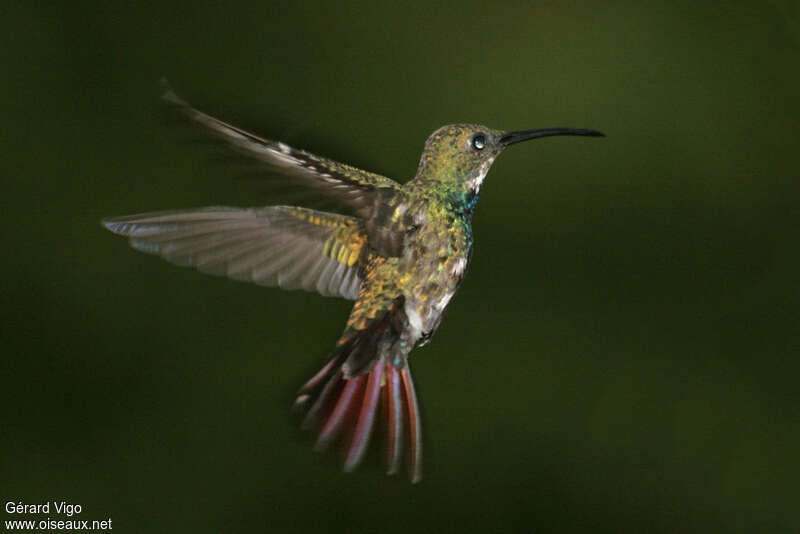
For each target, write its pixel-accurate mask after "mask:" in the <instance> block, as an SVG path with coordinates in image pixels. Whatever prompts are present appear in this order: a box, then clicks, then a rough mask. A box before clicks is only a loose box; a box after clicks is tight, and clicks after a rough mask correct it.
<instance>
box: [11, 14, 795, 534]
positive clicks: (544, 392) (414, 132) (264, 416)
mask: <svg viewBox="0 0 800 534" xmlns="http://www.w3.org/2000/svg"><path fill="white" fill-rule="evenodd" d="M0 14H2V16H1V17H0V64H2V65H3V76H2V78H3V79H2V81H0V175H2V177H3V179H2V184H3V185H2V191H3V193H2V196H0V205H2V217H3V219H4V220H3V224H2V226H0V228H1V230H0V234H1V235H2V240H3V241H2V242H3V250H4V253H3V260H2V263H0V268H1V269H2V271H1V274H2V292H1V298H2V307H1V308H0V310H1V311H0V314H2V316H1V317H0V329H2V343H3V357H2V359H0V373H1V376H2V389H1V392H0V401H2V402H1V405H2V408H0V413H2V421H0V423H2V430H1V431H0V458H2V461H1V462H0V481H1V482H0V490H1V492H2V495H0V496H1V497H2V499H3V502H5V501H7V500H14V501H19V500H22V501H24V502H26V503H36V502H42V501H45V500H62V499H63V500H68V501H70V502H73V503H79V504H81V505H82V506H83V513H82V514H81V518H82V519H103V518H105V517H111V518H112V519H113V521H114V523H113V524H114V531H121V532H167V531H168V532H193V533H203V532H245V531H247V532H262V531H263V532H273V531H274V532H314V531H317V532H403V533H406V532H446V531H456V530H458V531H465V532H466V531H494V532H498V531H520V532H532V531H535V532H615V533H619V532H797V531H798V528H800V508H799V507H798V506H797V503H798V496H800V464H799V460H800V454H798V450H800V391H799V390H798V381H797V376H798V371H800V360H799V359H798V356H800V354H798V352H799V351H798V349H799V348H800V328H798V327H800V314H798V309H799V308H798V304H800V291H798V272H800V253H798V231H799V230H800V212H799V211H798V194H799V193H800V183H799V182H798V168H800V143H798V139H799V135H800V104H799V103H798V95H800V77H799V76H798V71H799V70H800V69H798V67H800V9H799V8H798V3H797V2H794V1H785V2H755V1H733V2H718V3H717V2H713V3H712V2H708V3H703V2H683V1H678V2H648V3H642V2H632V1H631V2H613V3H612V2H610V3H597V2H578V1H566V2H536V3H528V2H478V1H462V2H437V3H420V4H405V3H397V4H393V5H389V4H383V3H362V4H357V3H348V2H335V3H327V2H285V3H284V2H263V1H259V2H230V3H229V2H191V3H184V4H183V5H180V4H178V3H171V2H164V3H153V4H148V3H145V2H136V3H105V2H97V3H82V2H71V3H67V2H64V3H47V2H4V3H3V6H2V7H0ZM162 76H167V77H168V78H169V79H170V81H171V83H172V84H173V85H174V87H175V89H176V90H177V91H178V92H179V93H180V94H181V95H182V96H184V97H185V98H187V99H188V100H189V101H190V102H192V103H194V104H195V105H197V106H198V107H200V108H202V109H206V110H209V111H210V112H213V113H214V114H217V115H219V116H221V117H224V118H226V119H228V120H230V121H231V122H233V123H235V124H238V125H241V126H243V127H246V128H249V129H251V130H253V131H255V132H258V133H260V134H262V135H264V136H266V137H271V138H274V139H280V140H283V141H285V142H288V143H290V144H292V145H294V146H297V147H302V148H306V149H309V150H312V151H314V152H317V153H319V154H323V155H327V156H330V157H333V158H335V159H339V160H341V161H346V162H351V163H353V164H356V165H359V166H362V167H365V168H368V169H370V170H374V171H378V172H381V173H384V174H387V175H389V176H392V177H395V178H396V179H398V180H401V181H405V180H406V179H408V178H410V177H411V176H412V175H413V173H414V172H415V170H416V165H417V159H418V157H419V153H420V151H421V149H422V145H423V142H424V140H425V138H426V137H427V135H428V134H429V133H430V132H431V131H432V130H434V129H435V128H437V127H438V126H440V125H442V124H446V123H451V122H466V121H468V122H479V123H483V124H487V125H489V126H492V127H496V128H504V129H520V128H533V127H545V126H562V125H565V126H576V127H589V128H596V129H599V130H602V131H604V132H605V133H606V134H607V135H608V137H607V138H606V139H590V140H587V139H579V138H553V139H547V140H541V141H536V142H531V143H528V144H525V145H520V146H519V147H518V148H517V147H515V148H514V149H512V150H509V151H508V152H507V153H505V154H504V155H503V156H502V157H501V158H500V159H499V160H498V161H497V162H496V163H495V165H494V168H493V170H492V171H491V172H490V174H489V177H488V179H487V182H486V184H485V186H484V188H483V191H482V193H483V195H482V200H481V203H480V205H479V206H478V209H477V212H476V215H475V219H474V227H475V238H476V249H475V255H474V258H473V262H472V267H471V270H470V273H469V275H468V276H467V279H466V282H465V284H464V285H463V287H462V290H461V292H460V294H459V296H458V297H457V298H456V299H455V300H454V301H453V305H452V306H451V309H450V311H449V313H448V315H447V317H446V319H445V320H444V321H443V324H442V328H441V329H440V330H439V332H438V333H437V335H436V337H435V338H434V340H433V342H432V343H431V344H430V345H429V346H427V347H425V348H423V349H420V350H418V351H417V352H415V353H414V357H413V358H412V367H413V369H414V373H415V376H416V381H417V386H418V390H419V394H420V396H421V402H422V410H423V422H424V431H425V445H426V461H425V467H426V473H425V479H424V480H423V482H422V483H421V484H420V485H418V486H411V485H410V484H409V483H408V482H407V480H406V479H405V478H404V477H394V478H387V477H386V476H384V475H383V473H382V471H381V466H380V461H379V458H377V457H375V458H371V459H369V461H368V462H367V465H366V466H364V467H363V468H362V469H361V470H360V471H359V472H357V473H355V474H353V475H344V474H342V473H341V472H340V464H339V459H337V458H332V457H330V456H324V457H323V456H318V455H314V454H313V453H312V452H311V441H312V440H311V437H310V436H308V435H305V434H303V433H301V432H300V431H299V430H298V429H297V428H296V425H295V424H294V421H293V420H292V418H291V417H290V415H289V405H290V403H291V400H292V397H293V395H292V394H293V392H294V391H295V388H296V387H297V386H299V384H300V383H301V382H302V381H303V380H304V379H306V378H307V376H308V374H309V373H311V372H312V371H313V370H314V369H315V366H317V365H318V364H319V362H320V361H321V359H322V358H323V357H324V356H325V354H326V353H327V351H328V350H329V349H330V348H331V346H332V344H333V343H334V341H335V340H336V338H337V336H338V334H339V333H340V331H341V328H342V327H343V324H344V321H345V318H346V316H347V313H348V310H349V307H350V303H348V302H345V301H340V300H333V299H325V298H322V297H319V296H317V295H312V294H307V293H299V292H292V293H285V292H281V291H278V290H270V289H262V288H258V287H255V286H250V285H245V284H239V283H235V282H231V281H227V280H223V279H218V278H214V277H207V276H204V275H201V274H198V273H196V272H194V271H192V270H187V269H181V268H178V267H174V266H171V265H168V264H166V263H164V262H162V261H161V260H159V259H157V258H153V257H150V256H146V255H142V254H139V253H136V252H134V251H132V250H130V249H128V247H127V245H126V243H125V242H124V241H123V240H122V239H120V238H115V237H114V236H112V235H111V234H109V233H107V232H105V231H104V230H102V229H101V227H100V225H99V224H98V221H99V219H100V218H102V217H104V216H109V215H120V214H127V213H135V212H141V211H151V210H159V209H169V208H181V207H192V206H202V205H226V204H228V205H258V204H269V203H270V199H269V198H265V197H263V196H260V195H259V194H258V193H255V192H254V191H252V190H251V189H248V188H247V187H245V186H244V185H242V184H241V183H240V182H237V181H236V180H234V177H233V175H232V173H231V172H229V171H227V170H226V169H225V168H224V167H223V168H221V167H219V166H215V165H210V164H209V162H208V161H207V158H206V157H205V156H206V155H205V154H204V153H203V152H202V151H199V150H198V149H197V148H196V147H192V146H190V145H187V144H186V143H183V142H182V141H181V140H180V139H178V137H179V136H176V135H175V132H174V131H173V130H172V129H170V128H168V127H166V126H165V125H164V124H163V122H162V120H161V118H160V115H159V112H158V106H157V95H158V86H157V81H158V80H159V78H161V77H162ZM4 514H5V512H4ZM51 515H53V514H51ZM9 517H10V516H9V515H8V514H5V516H4V519H8V518H9Z"/></svg>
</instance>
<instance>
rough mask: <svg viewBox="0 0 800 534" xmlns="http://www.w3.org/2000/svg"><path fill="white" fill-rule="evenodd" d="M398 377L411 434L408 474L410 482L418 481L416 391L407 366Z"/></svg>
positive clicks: (419, 442) (419, 450) (419, 453)
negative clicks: (404, 395)
mask: <svg viewBox="0 0 800 534" xmlns="http://www.w3.org/2000/svg"><path fill="white" fill-rule="evenodd" d="M400 377H401V378H402V379H403V390H404V391H405V393H406V403H407V404H408V432H409V434H411V436H410V438H409V446H410V450H409V460H408V476H409V478H411V482H419V481H420V480H421V479H422V429H421V428H420V424H419V406H418V405H417V393H416V391H415V390H414V381H413V380H412V379H411V372H410V371H409V369H408V366H405V367H403V368H402V369H401V370H400Z"/></svg>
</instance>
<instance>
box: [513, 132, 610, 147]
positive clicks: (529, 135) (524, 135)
mask: <svg viewBox="0 0 800 534" xmlns="http://www.w3.org/2000/svg"><path fill="white" fill-rule="evenodd" d="M551 135H588V136H591V137H605V134H603V133H600V132H598V131H597V130H586V129H584V128H539V129H536V130H518V131H516V132H506V133H505V134H503V136H502V137H500V144H501V145H503V146H508V145H513V144H514V143H519V142H520V141H527V140H528V139H537V138H539V137H550V136H551Z"/></svg>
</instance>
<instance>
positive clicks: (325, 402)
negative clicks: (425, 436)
mask: <svg viewBox="0 0 800 534" xmlns="http://www.w3.org/2000/svg"><path fill="white" fill-rule="evenodd" d="M348 356H349V352H348V351H346V350H345V351H341V350H340V351H338V352H337V354H335V355H334V356H333V357H332V358H331V360H330V361H328V363H326V364H325V366H323V367H322V369H320V371H319V372H317V374H315V375H314V376H313V377H311V379H310V380H309V381H308V382H306V383H305V384H304V385H303V387H302V388H300V391H299V392H298V395H297V399H296V401H295V405H296V406H298V407H300V408H302V409H307V411H306V414H305V418H304V419H303V423H302V424H303V427H304V428H318V429H319V435H318V437H317V443H316V447H315V448H316V449H317V450H326V449H328V448H330V446H331V445H333V444H334V443H342V444H343V445H344V447H345V450H346V458H345V463H344V470H345V471H347V472H350V471H353V470H354V469H355V468H356V467H358V465H359V464H360V463H361V461H362V459H363V458H364V455H365V453H366V452H367V450H368V446H369V442H370V438H371V436H372V433H373V430H374V427H375V425H376V420H377V419H379V418H382V419H383V420H384V421H383V422H384V423H385V427H386V461H387V473H388V474H390V475H391V474H395V473H397V472H398V471H399V469H400V464H401V463H402V458H403V449H404V446H403V442H404V437H405V438H406V441H407V443H408V450H407V452H408V454H407V458H408V470H409V478H410V479H411V482H414V483H416V482H419V481H420V480H421V478H422V431H421V428H420V420H419V419H420V418H419V408H418V406H417V396H416V392H415V391H414V383H413V381H412V379H411V370H410V368H409V366H408V361H407V360H406V359H405V358H402V361H401V362H393V361H391V360H392V358H390V357H388V356H387V355H385V354H384V353H383V351H381V353H379V354H378V355H377V356H376V358H375V359H374V361H373V363H372V365H371V368H368V370H366V371H365V372H363V373H362V374H359V375H357V376H353V377H351V378H345V372H344V370H343V366H344V363H345V361H347V358H348ZM379 405H381V409H380V410H379ZM379 412H380V414H381V416H379V415H378V414H379Z"/></svg>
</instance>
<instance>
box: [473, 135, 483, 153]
mask: <svg viewBox="0 0 800 534" xmlns="http://www.w3.org/2000/svg"><path fill="white" fill-rule="evenodd" d="M485 146H486V136H485V135H483V134H478V135H476V136H475V137H473V138H472V148H474V149H475V150H483V147H485Z"/></svg>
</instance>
